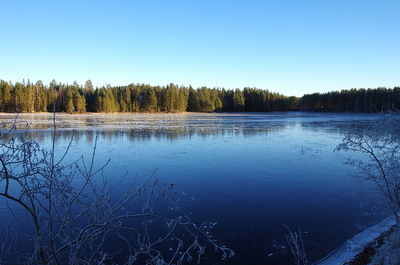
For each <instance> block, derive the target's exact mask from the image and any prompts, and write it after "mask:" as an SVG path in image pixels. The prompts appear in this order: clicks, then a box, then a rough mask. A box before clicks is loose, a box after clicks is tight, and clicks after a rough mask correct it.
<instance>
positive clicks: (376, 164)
mask: <svg viewBox="0 0 400 265" xmlns="http://www.w3.org/2000/svg"><path fill="white" fill-rule="evenodd" d="M399 132H400V117H399V114H398V113H396V114H390V115H386V116H384V117H382V118H381V119H380V120H378V121H377V122H375V123H374V124H372V125H371V126H359V127H358V128H356V129H355V130H352V131H350V132H349V133H348V134H347V135H346V137H345V138H344V139H343V142H342V144H340V145H339V146H338V147H337V150H343V151H354V152H357V153H361V154H362V155H363V156H362V158H360V159H349V160H348V164H350V165H352V166H355V167H356V168H358V170H359V171H358V172H359V177H360V178H363V179H366V180H368V181H372V182H373V183H374V184H375V186H376V188H377V190H378V193H379V194H380V195H381V196H382V198H383V199H384V204H383V205H384V206H385V207H386V208H387V209H388V210H389V212H390V213H391V214H392V215H393V216H394V217H395V220H396V223H397V224H396V225H395V226H394V227H393V229H392V230H393V231H392V233H390V235H389V236H387V237H386V238H384V239H383V240H384V243H383V245H382V246H380V247H379V248H378V249H377V251H376V253H375V255H374V257H373V260H372V262H371V264H375V265H378V264H381V265H383V264H389V265H392V264H393V265H394V264H399V262H400V245H399V242H400V228H399V225H400V133H399Z"/></svg>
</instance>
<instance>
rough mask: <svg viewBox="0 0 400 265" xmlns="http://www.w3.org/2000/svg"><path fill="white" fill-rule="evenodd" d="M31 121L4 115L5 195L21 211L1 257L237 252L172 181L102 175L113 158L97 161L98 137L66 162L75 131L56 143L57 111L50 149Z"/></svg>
mask: <svg viewBox="0 0 400 265" xmlns="http://www.w3.org/2000/svg"><path fill="white" fill-rule="evenodd" d="M17 127H18V128H21V127H23V128H25V130H20V129H18V130H17V129H16V128H17ZM28 129H29V124H27V123H24V122H21V121H18V120H17V119H16V120H14V121H9V122H3V123H1V130H0V164H1V170H0V203H1V205H2V207H3V206H6V209H2V210H3V211H7V213H8V214H7V215H12V216H14V217H15V219H14V222H13V223H12V225H11V224H10V225H9V226H8V228H7V229H4V231H1V232H2V233H1V236H0V264H43V265H50V264H51V265H53V264H69V265H73V264H88V265H89V264H157V265H162V264H184V263H187V262H190V263H200V262H201V260H202V257H204V256H207V255H213V257H215V256H217V257H219V258H221V259H226V258H229V257H232V256H233V255H234V252H233V251H232V250H231V249H229V248H228V247H226V246H224V245H222V244H219V243H218V242H217V241H216V240H215V239H213V238H212V234H211V231H210V230H212V228H213V226H214V225H215V223H212V222H205V223H203V224H200V225H196V224H195V223H193V222H192V221H191V220H190V218H189V217H188V215H186V214H184V212H183V211H182V210H181V209H180V208H179V206H178V205H177V199H176V193H175V191H174V187H173V185H170V184H166V183H163V182H161V181H160V180H159V179H157V177H156V176H155V175H154V172H153V174H150V175H149V176H148V177H146V178H145V179H144V180H140V179H139V178H137V177H136V178H133V177H131V176H129V177H128V176H125V177H122V178H121V179H120V181H110V179H108V178H107V177H106V176H104V175H103V169H104V168H105V167H106V166H107V164H108V163H109V161H108V162H106V163H105V164H103V165H100V166H96V165H97V163H96V143H97V139H96V141H95V145H94V148H93V151H92V155H91V158H90V159H89V160H87V159H84V158H83V157H79V158H77V159H76V160H75V161H73V162H66V157H67V155H68V153H70V152H71V150H70V148H71V143H72V138H71V142H70V144H69V146H68V147H67V148H66V150H58V149H57V146H56V138H57V132H56V123H55V116H54V128H53V133H52V139H51V143H52V146H51V148H50V150H46V149H45V148H42V147H41V146H40V145H39V143H38V142H36V141H34V140H32V139H30V138H29V137H28V135H27V134H28ZM111 177H113V178H114V179H115V176H111ZM128 182H129V183H130V184H129V185H126V183H128ZM121 183H123V187H124V191H123V192H122V193H121V189H122V187H121ZM116 190H118V192H116ZM115 194H118V196H117V197H116V196H115ZM2 227H3V228H4V227H5V226H4V224H2ZM21 246H24V247H21ZM207 250H212V251H211V252H209V251H207ZM213 251H214V252H213Z"/></svg>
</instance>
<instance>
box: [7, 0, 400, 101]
mask: <svg viewBox="0 0 400 265" xmlns="http://www.w3.org/2000/svg"><path fill="white" fill-rule="evenodd" d="M0 10H1V19H0V33H1V38H0V79H4V80H11V81H14V82H15V81H21V80H22V79H23V78H25V79H28V78H29V79H30V80H31V81H36V80H38V79H40V80H43V81H44V82H46V83H47V82H50V81H51V80H52V79H53V78H54V79H56V80H57V81H60V82H67V83H72V82H73V81H74V80H76V81H78V82H80V83H84V82H85V80H87V79H91V80H92V81H93V83H94V84H95V85H103V84H111V85H123V84H129V83H132V82H134V83H148V84H153V85H165V84H168V83H177V84H182V85H189V84H191V85H192V86H194V87H199V86H202V85H205V86H209V87H225V88H242V87H245V86H249V87H258V88H265V89H269V90H272V91H277V92H281V93H284V94H286V95H302V94H304V93H311V92H324V91H330V90H341V89H347V88H352V87H357V88H359V87H364V88H368V87H378V86H386V87H393V86H399V85H400V19H399V14H400V1H382V0H381V1H368V0H363V1H355V0H354V1H351V0H335V1H332V0H329V1H328V0H326V1H324V0H319V1H318V0H315V1H311V0H310V1H298V0H293V1H289V0H280V1H278V0H277V1H251V0H249V1H235V0H231V1H222V0H221V1H218V0H213V1H208V0H203V1H189V0H186V1H174V0H171V1H151V0H148V1H83V0H81V1H56V0H53V1H19V0H15V1H5V0H0Z"/></svg>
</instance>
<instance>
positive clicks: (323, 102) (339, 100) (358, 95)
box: [299, 87, 400, 113]
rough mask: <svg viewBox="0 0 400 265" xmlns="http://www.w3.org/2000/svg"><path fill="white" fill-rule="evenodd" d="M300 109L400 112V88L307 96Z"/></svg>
mask: <svg viewBox="0 0 400 265" xmlns="http://www.w3.org/2000/svg"><path fill="white" fill-rule="evenodd" d="M299 107H300V109H302V110H307V111H320V112H322V111H324V112H365V113H372V112H384V111H391V110H394V111H398V110H400V87H394V88H393V89H388V88H376V89H350V90H342V91H340V92H339V91H335V92H329V93H323V94H320V93H314V94H307V95H304V96H303V97H302V98H301V101H300V106H299Z"/></svg>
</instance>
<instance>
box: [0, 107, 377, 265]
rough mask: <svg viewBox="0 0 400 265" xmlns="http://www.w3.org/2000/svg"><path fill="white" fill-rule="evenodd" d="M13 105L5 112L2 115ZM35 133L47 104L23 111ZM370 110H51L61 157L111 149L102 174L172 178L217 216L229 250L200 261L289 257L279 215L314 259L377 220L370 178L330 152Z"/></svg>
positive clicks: (193, 203)
mask: <svg viewBox="0 0 400 265" xmlns="http://www.w3.org/2000/svg"><path fill="white" fill-rule="evenodd" d="M13 117H14V115H11V114H2V115H0V118H1V119H3V120H4V119H12V118H13ZM19 118H20V119H22V120H27V121H29V122H30V123H31V128H32V129H33V130H32V133H31V135H32V137H35V138H36V139H38V140H39V142H40V143H42V144H44V145H47V146H48V145H49V144H50V139H51V138H50V136H51V134H50V130H49V128H51V121H52V115H51V114H34V115H20V117H19ZM377 118H378V115H372V114H357V115H354V114H314V113H299V112H290V113H270V114H258V113H256V114H110V115H104V114H103V115H94V114H88V115H66V114H56V120H57V127H58V129H57V132H58V135H59V137H58V140H57V141H58V147H57V148H58V149H59V150H62V149H63V148H65V147H66V146H67V144H68V142H69V139H70V137H71V135H72V131H73V129H74V130H75V133H74V140H73V144H72V147H71V150H72V152H70V154H69V157H68V159H71V160H72V159H73V158H74V157H76V156H79V155H80V154H82V155H84V156H85V157H90V152H91V150H92V148H93V145H94V139H95V136H98V143H97V145H98V152H97V154H98V155H97V163H98V164H101V163H102V162H104V161H106V160H107V159H108V158H111V164H110V165H109V166H108V167H107V168H106V170H105V175H108V176H113V175H119V174H123V173H124V172H125V171H128V172H129V174H131V175H135V174H138V175H141V176H145V175H147V174H149V172H150V171H151V170H153V169H157V173H156V174H157V176H158V177H159V178H160V179H162V180H163V181H165V182H170V183H174V184H175V185H176V188H177V190H178V192H179V193H180V196H181V204H182V206H183V207H184V208H185V210H186V211H187V212H188V213H190V215H191V216H192V218H193V220H194V221H196V222H199V223H201V222H203V221H214V222H217V223H218V225H217V226H216V227H215V228H214V233H215V237H216V238H218V239H219V241H221V242H223V243H224V244H226V245H227V246H229V247H231V248H233V249H234V250H235V252H236V255H235V257H234V258H232V259H230V260H228V261H226V262H219V261H207V262H205V263H204V264H220V263H221V264H254V265H259V264H288V263H290V256H289V254H288V253H287V249H285V248H284V245H285V234H286V233H287V231H286V229H285V227H284V225H287V226H289V227H291V228H293V229H297V228H298V227H299V228H301V230H302V231H303V237H304V241H305V247H306V250H307V255H308V257H309V260H310V261H316V260H318V259H320V258H322V257H324V256H325V255H326V254H328V253H329V252H330V251H332V250H333V249H335V248H336V247H339V246H340V245H341V244H342V243H343V242H344V241H345V240H346V239H348V238H350V237H351V236H353V235H354V234H356V233H357V232H359V231H360V230H361V229H363V228H365V227H367V226H370V225H372V224H374V223H376V222H379V221H380V220H381V219H382V217H383V212H382V211H381V210H379V209H377V208H375V207H374V203H373V201H372V195H371V194H369V193H368V192H367V191H368V190H369V186H368V184H362V183H360V181H359V180H358V179H356V178H354V177H352V175H354V170H353V169H352V168H349V167H348V166H346V165H344V164H343V162H344V161H345V159H346V157H347V156H348V155H349V154H341V153H336V152H334V149H335V147H336V145H338V144H339V143H340V142H341V139H342V138H343V137H344V134H345V133H346V131H347V130H351V129H352V128H353V126H355V125H358V124H368V123H370V122H373V121H374V120H376V119H377Z"/></svg>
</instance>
